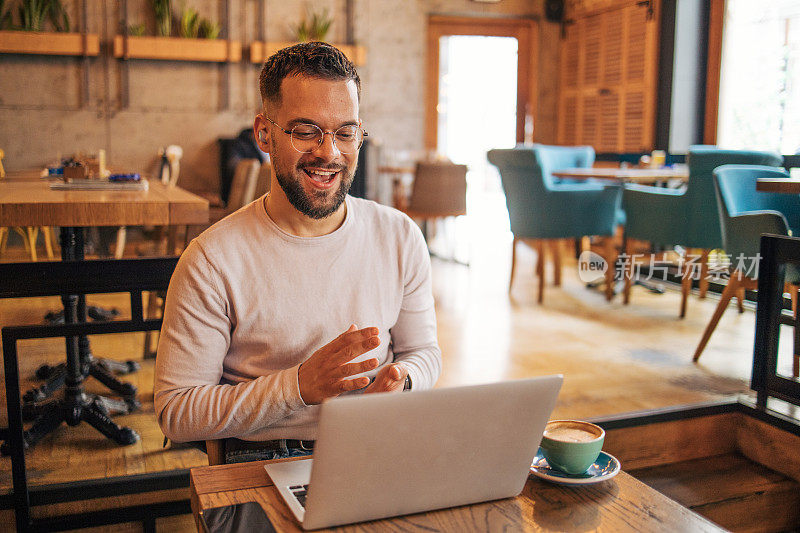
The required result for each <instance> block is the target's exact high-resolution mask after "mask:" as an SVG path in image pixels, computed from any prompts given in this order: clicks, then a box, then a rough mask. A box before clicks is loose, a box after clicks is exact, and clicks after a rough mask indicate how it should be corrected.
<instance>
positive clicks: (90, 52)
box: [0, 31, 100, 56]
mask: <svg viewBox="0 0 800 533" xmlns="http://www.w3.org/2000/svg"><path fill="white" fill-rule="evenodd" d="M84 37H85V46H84ZM0 53H5V54H41V55H57V56H83V55H87V56H96V55H98V54H99V53H100V38H99V37H98V36H97V35H96V34H93V33H88V34H86V35H85V36H84V34H82V33H63V32H33V31H0Z"/></svg>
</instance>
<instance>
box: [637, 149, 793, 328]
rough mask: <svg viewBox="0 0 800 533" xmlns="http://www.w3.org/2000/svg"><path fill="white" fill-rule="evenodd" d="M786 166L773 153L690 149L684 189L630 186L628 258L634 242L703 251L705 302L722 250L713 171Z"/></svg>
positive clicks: (688, 284) (687, 284)
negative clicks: (712, 257) (712, 265)
mask: <svg viewBox="0 0 800 533" xmlns="http://www.w3.org/2000/svg"><path fill="white" fill-rule="evenodd" d="M781 161H782V157H781V156H780V155H778V154H774V153H771V152H756V151H747V150H721V149H718V148H716V147H713V146H705V145H702V146H690V147H689V153H688V154H687V156H686V163H687V165H688V167H689V181H688V182H687V185H686V188H685V189H679V190H675V189H665V188H662V187H650V186H645V185H637V184H628V185H626V186H625V188H624V190H623V195H622V205H623V208H624V209H625V217H626V218H625V234H626V236H627V239H628V246H627V248H626V250H625V253H626V256H627V257H632V256H633V253H634V250H633V248H632V244H633V242H634V239H635V240H638V241H648V242H650V243H652V244H654V245H668V246H673V245H680V246H682V247H683V248H684V249H686V250H687V251H688V253H690V254H693V255H695V254H696V253H697V252H698V251H699V258H700V261H699V266H700V280H699V289H700V290H699V295H700V297H701V298H704V297H705V294H706V291H707V288H708V283H707V277H706V273H707V272H708V255H709V252H710V251H712V250H717V249H720V248H722V247H723V242H722V227H721V226H720V213H719V209H718V206H717V202H716V201H715V200H714V198H715V193H714V182H713V178H712V172H713V171H714V169H715V168H717V167H719V166H722V165H727V164H736V165H769V166H777V165H779V164H780V163H781ZM654 214H657V216H654ZM692 273H693V270H692V269H687V268H685V269H683V279H682V280H681V306H680V312H679V314H680V317H681V318H684V317H685V316H686V307H687V302H688V297H689V293H690V292H691V288H692ZM625 281H626V282H625V292H624V297H623V303H624V304H626V305H627V304H628V303H629V302H630V292H631V283H630V278H629V276H626V279H625Z"/></svg>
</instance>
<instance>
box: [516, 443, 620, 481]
mask: <svg viewBox="0 0 800 533" xmlns="http://www.w3.org/2000/svg"><path fill="white" fill-rule="evenodd" d="M619 470H620V464H619V461H618V460H617V458H616V457H614V456H613V455H611V454H610V453H606V452H600V455H599V456H598V457H597V460H596V461H595V462H594V464H593V465H592V466H590V467H589V469H588V470H587V471H586V472H584V473H583V474H566V473H564V472H561V471H560V470H556V469H554V468H552V467H551V466H550V465H549V464H547V459H545V458H544V455H542V449H541V448H539V451H538V452H536V456H535V457H534V458H533V464H531V474H533V475H534V476H536V477H540V478H542V479H545V480H547V481H550V482H552V483H561V484H564V485H588V484H589V483H599V482H601V481H605V480H607V479H611V478H612V477H614V476H616V475H617V474H619Z"/></svg>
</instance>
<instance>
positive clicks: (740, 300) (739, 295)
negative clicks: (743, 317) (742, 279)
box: [736, 287, 744, 314]
mask: <svg viewBox="0 0 800 533" xmlns="http://www.w3.org/2000/svg"><path fill="white" fill-rule="evenodd" d="M736 301H737V304H736V307H737V308H738V309H739V314H742V313H744V287H739V289H738V290H737V291H736Z"/></svg>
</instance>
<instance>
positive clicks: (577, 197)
mask: <svg viewBox="0 0 800 533" xmlns="http://www.w3.org/2000/svg"><path fill="white" fill-rule="evenodd" d="M570 153H572V155H571V156H570V155H569V154H570ZM581 158H582V159H581ZM488 159H489V162H490V163H492V164H493V165H495V166H496V167H497V168H498V170H499V171H500V177H501V180H502V184H503V190H504V191H505V195H506V205H507V207H508V215H509V219H510V221H511V232H512V233H513V234H514V243H513V245H512V251H511V276H510V280H509V287H508V288H509V292H510V291H511V287H512V285H513V282H514V267H515V263H516V247H517V242H519V241H522V242H525V243H526V244H528V245H530V246H532V247H533V248H535V249H536V250H537V251H538V254H537V255H538V257H537V264H536V272H537V274H538V276H539V294H538V301H539V303H541V302H542V300H543V297H544V295H543V292H544V257H543V255H544V243H545V241H548V240H552V239H576V238H581V237H584V236H587V235H598V236H608V237H611V236H613V234H614V229H615V219H616V213H617V210H618V209H619V206H620V201H621V189H620V187H619V186H618V185H615V184H609V185H607V184H602V183H557V182H555V180H554V179H553V177H552V175H551V172H552V171H553V170H556V169H557V168H566V167H575V166H577V165H578V164H579V161H583V162H584V163H585V164H587V165H590V164H591V162H592V161H593V160H594V152H593V150H592V149H591V148H590V147H575V148H571V147H563V146H544V145H534V146H532V147H531V146H518V147H516V148H513V149H504V150H491V151H489V153H488ZM607 241H608V242H609V243H611V244H609V245H607V247H606V256H607V257H606V260H607V261H608V263H609V265H611V267H610V268H608V271H607V272H606V282H607V283H606V298H607V299H609V300H610V299H611V297H612V296H613V275H614V272H613V270H614V269H613V265H614V263H615V261H616V253H615V251H614V248H613V242H611V239H608V240H607ZM559 280H560V264H559V261H558V257H557V254H556V284H558V281H559Z"/></svg>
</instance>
